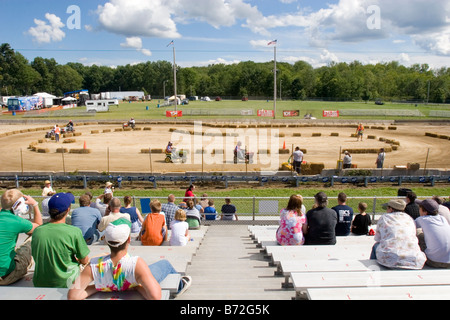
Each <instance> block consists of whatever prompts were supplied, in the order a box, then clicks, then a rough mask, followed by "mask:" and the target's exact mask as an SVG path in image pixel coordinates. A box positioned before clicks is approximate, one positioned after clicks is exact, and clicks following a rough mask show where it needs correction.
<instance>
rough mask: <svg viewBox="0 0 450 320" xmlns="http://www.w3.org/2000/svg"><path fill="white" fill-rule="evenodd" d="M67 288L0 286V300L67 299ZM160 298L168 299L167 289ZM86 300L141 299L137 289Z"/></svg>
mask: <svg viewBox="0 0 450 320" xmlns="http://www.w3.org/2000/svg"><path fill="white" fill-rule="evenodd" d="M68 291H69V289H61V288H34V287H32V288H22V287H11V286H7V287H0V300H38V301H39V300H67V293H68ZM161 293H162V297H161V300H169V298H170V292H169V290H162V292H161ZM88 300H143V297H142V296H141V295H140V293H138V292H137V291H127V292H111V293H102V292H101V293H100V292H99V293H96V294H94V295H93V296H91V297H89V298H88Z"/></svg>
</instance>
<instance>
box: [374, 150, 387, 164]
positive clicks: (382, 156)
mask: <svg viewBox="0 0 450 320" xmlns="http://www.w3.org/2000/svg"><path fill="white" fill-rule="evenodd" d="M385 158H386V153H385V152H384V148H381V149H380V151H379V152H378V156H377V161H375V164H376V165H377V168H378V169H383V166H384V159H385Z"/></svg>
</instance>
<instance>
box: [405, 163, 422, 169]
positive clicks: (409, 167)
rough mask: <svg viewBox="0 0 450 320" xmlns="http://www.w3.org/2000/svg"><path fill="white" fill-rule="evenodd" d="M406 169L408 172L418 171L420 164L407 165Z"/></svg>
mask: <svg viewBox="0 0 450 320" xmlns="http://www.w3.org/2000/svg"><path fill="white" fill-rule="evenodd" d="M407 168H408V169H409V170H414V171H415V170H419V169H420V163H408V166H407Z"/></svg>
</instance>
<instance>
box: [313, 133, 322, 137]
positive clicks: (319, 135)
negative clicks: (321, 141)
mask: <svg viewBox="0 0 450 320" xmlns="http://www.w3.org/2000/svg"><path fill="white" fill-rule="evenodd" d="M312 136H313V137H321V136H322V134H321V133H318V132H316V133H313V134H312Z"/></svg>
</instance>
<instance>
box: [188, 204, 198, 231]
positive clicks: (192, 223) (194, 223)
mask: <svg viewBox="0 0 450 320" xmlns="http://www.w3.org/2000/svg"><path fill="white" fill-rule="evenodd" d="M186 205H187V209H186V222H187V223H188V225H189V229H191V230H195V229H199V228H200V224H201V219H202V216H201V215H200V212H199V211H198V209H197V208H196V207H195V206H194V201H193V200H192V199H188V201H187V202H186Z"/></svg>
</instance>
